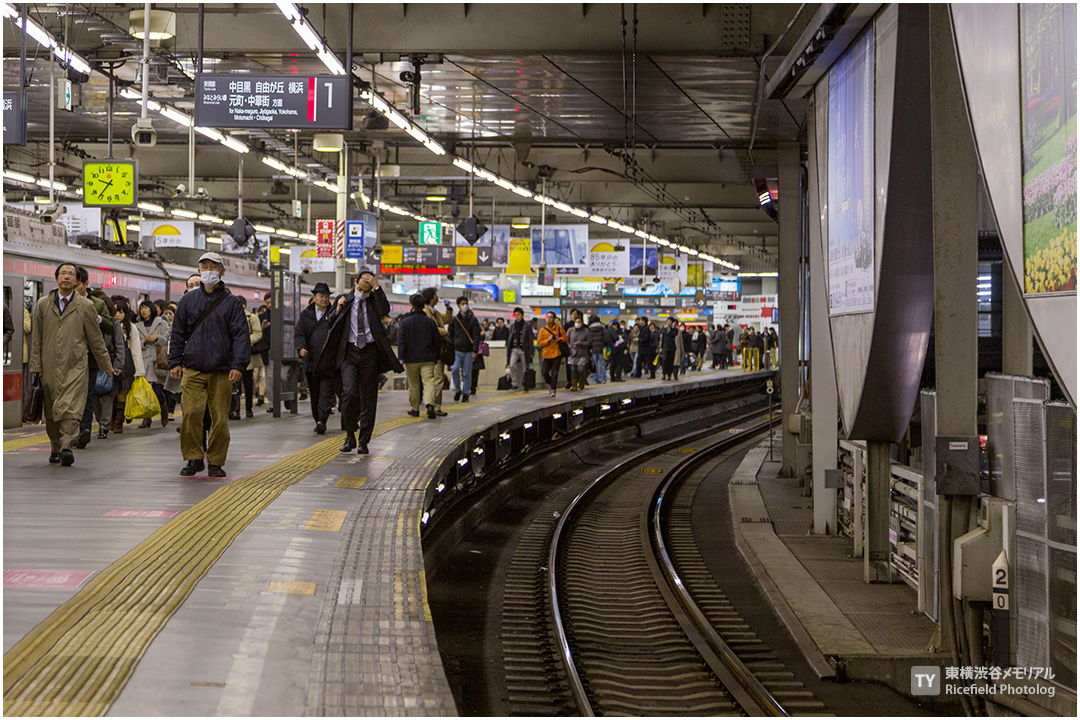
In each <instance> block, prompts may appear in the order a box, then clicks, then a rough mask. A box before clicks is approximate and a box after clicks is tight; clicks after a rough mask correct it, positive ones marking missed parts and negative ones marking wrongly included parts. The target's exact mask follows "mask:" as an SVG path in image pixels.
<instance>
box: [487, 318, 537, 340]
mask: <svg viewBox="0 0 1080 720" xmlns="http://www.w3.org/2000/svg"><path fill="white" fill-rule="evenodd" d="M522 322H525V321H524V320H522ZM513 325H514V324H513V323H510V327H513ZM526 325H528V323H526ZM510 327H507V326H506V325H503V326H502V327H499V326H498V325H496V326H495V330H494V331H493V332H492V333H491V339H492V340H509V339H510ZM529 329H530V330H532V326H531V325H530V326H529Z"/></svg>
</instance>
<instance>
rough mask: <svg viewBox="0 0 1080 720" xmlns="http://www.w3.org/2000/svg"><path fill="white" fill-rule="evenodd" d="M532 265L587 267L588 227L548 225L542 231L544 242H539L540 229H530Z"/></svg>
mask: <svg viewBox="0 0 1080 720" xmlns="http://www.w3.org/2000/svg"><path fill="white" fill-rule="evenodd" d="M530 230H531V233H532V264H533V266H534V267H536V266H539V265H541V264H544V265H547V266H548V267H560V266H562V267H573V266H577V267H587V266H588V264H589V226H588V225H548V226H547V227H545V228H544V229H543V233H544V240H543V244H541V242H540V233H541V228H538V227H534V228H531V229H530Z"/></svg>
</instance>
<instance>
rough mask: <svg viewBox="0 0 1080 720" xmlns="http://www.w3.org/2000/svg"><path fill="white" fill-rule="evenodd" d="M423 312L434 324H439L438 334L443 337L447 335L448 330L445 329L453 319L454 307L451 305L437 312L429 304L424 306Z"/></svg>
mask: <svg viewBox="0 0 1080 720" xmlns="http://www.w3.org/2000/svg"><path fill="white" fill-rule="evenodd" d="M424 314H425V315H427V316H428V317H429V318H431V319H432V320H434V321H435V324H436V325H438V326H439V334H440V335H442V336H443V337H448V336H449V334H450V331H449V330H447V329H446V326H447V324H449V322H450V321H451V320H453V319H454V309H453V308H451V307H448V308H446V312H439V311H438V310H436V309H435V308H433V307H431V306H430V305H425V306H424Z"/></svg>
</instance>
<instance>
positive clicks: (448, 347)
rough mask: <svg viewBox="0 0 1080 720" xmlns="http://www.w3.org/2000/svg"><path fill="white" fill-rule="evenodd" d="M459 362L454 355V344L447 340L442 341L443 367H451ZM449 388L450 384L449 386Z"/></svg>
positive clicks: (440, 355)
mask: <svg viewBox="0 0 1080 720" xmlns="http://www.w3.org/2000/svg"><path fill="white" fill-rule="evenodd" d="M455 360H457V355H455V354H454V343H452V342H450V341H449V340H448V339H447V338H443V339H442V344H441V345H440V346H439V362H441V363H442V364H443V365H446V366H450V365H453V364H454V361H455ZM447 387H449V383H448V384H447Z"/></svg>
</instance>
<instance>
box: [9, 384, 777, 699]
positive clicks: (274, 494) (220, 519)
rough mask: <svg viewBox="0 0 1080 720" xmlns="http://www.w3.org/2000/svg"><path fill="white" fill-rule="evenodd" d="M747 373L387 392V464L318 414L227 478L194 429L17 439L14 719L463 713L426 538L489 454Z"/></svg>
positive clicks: (382, 426) (247, 429)
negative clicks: (186, 474) (57, 450)
mask: <svg viewBox="0 0 1080 720" xmlns="http://www.w3.org/2000/svg"><path fill="white" fill-rule="evenodd" d="M767 374H768V373H761V376H762V377H764V376H766V375H767ZM747 377H749V375H747V374H743V373H740V372H730V371H728V372H723V371H718V372H705V373H694V374H691V376H690V378H689V379H685V380H682V381H680V382H677V383H662V382H659V381H631V382H626V383H617V384H605V385H601V386H596V387H590V388H589V389H588V390H586V391H585V392H583V393H564V392H560V394H559V396H558V397H557V398H550V397H548V396H547V393H546V392H542V391H540V392H533V393H528V394H519V393H513V394H511V393H481V394H480V395H478V396H476V397H475V398H474V401H473V402H471V403H468V404H460V403H450V404H449V405H448V406H447V407H446V409H447V410H448V411H449V412H450V415H449V416H448V417H446V418H441V419H439V420H434V421H432V420H427V419H419V418H411V417H408V416H407V415H405V410H406V409H407V402H406V397H405V393H403V392H383V393H381V394H380V401H379V415H378V421H379V422H378V426H377V430H376V433H375V436H374V438H373V440H372V443H371V446H370V447H371V454H370V455H367V456H359V455H356V454H341V453H339V452H338V448H339V446H340V444H341V436H331V437H328V438H320V437H319V436H315V435H313V434H312V432H311V428H312V423H311V421H310V417H309V415H307V414H305V413H304V412H303V411H304V410H306V406H305V405H302V406H301V413H300V414H298V415H289V416H284V417H283V418H281V419H278V420H274V419H272V418H270V417H269V416H267V415H266V414H265V413H259V415H260V417H257V418H255V419H251V420H241V421H234V422H232V423H231V429H232V446H231V449H230V455H229V460H228V462H227V464H226V466H225V467H226V470H227V471H228V474H229V477H227V478H225V479H224V480H215V479H211V478H208V477H196V478H181V477H179V475H178V472H179V470H180V468H181V467H182V465H183V463H182V461H181V460H180V457H179V450H178V441H177V436H176V433H175V432H174V430H173V428H172V426H170V427H168V428H161V427H160V426H158V427H155V428H153V429H150V430H139V429H132V428H134V425H128V426H127V429H126V431H125V433H124V434H123V435H122V436H120V437H116V436H112V437H110V438H108V439H106V440H97V439H94V440H93V441H92V442H91V444H90V446H89V447H88V448H87V449H86V450H83V451H80V452H78V454H77V456H76V464H75V466H74V467H72V468H60V467H58V466H51V465H48V464H47V463H46V455H47V444H43V443H44V440H45V439H44V436H43V435H40V433H39V434H36V435H35V434H29V435H27V434H23V435H21V436H13V435H11V434H6V435H5V448H4V450H5V458H4V469H5V475H6V477H5V481H6V482H5V484H4V501H5V502H4V522H5V548H4V584H5V588H4V600H5V608H4V621H5V622H4V649H5V657H4V688H5V704H4V708H5V712H6V713H7V714H13V715H14V714H53V715H56V714H80V715H102V714H106V713H107V714H111V715H120V716H128V715H144V716H145V715H174V714H183V715H341V714H346V715H452V714H455V713H456V710H455V707H454V702H453V698H452V695H451V693H450V690H449V687H448V685H447V682H446V678H445V675H444V673H443V669H442V664H441V660H440V657H439V653H438V647H437V645H436V641H435V633H434V629H433V626H432V623H431V616H430V611H429V609H428V606H427V599H426V582H425V564H424V563H425V558H424V555H423V552H422V548H421V542H420V537H421V529H422V527H423V526H424V524H425V523H427V522H431V521H432V518H433V516H435V515H438V513H439V512H441V509H442V507H443V506H444V505H445V502H443V499H444V498H448V497H450V496H452V495H453V494H454V493H455V492H456V491H458V490H460V489H462V488H464V487H466V486H467V485H468V481H469V478H470V477H471V476H472V468H470V467H468V466H469V462H470V458H477V460H476V463H477V464H481V463H482V462H483V461H482V460H480V459H479V458H480V456H481V455H482V453H477V452H476V451H477V449H478V448H481V449H483V448H487V452H489V453H490V454H493V455H500V453H503V454H505V453H514V452H519V451H520V449H521V447H522V446H523V445H522V443H527V442H528V441H529V438H528V437H526V436H525V435H523V434H522V433H527V432H529V429H528V428H526V425H528V421H529V419H530V418H540V417H541V416H544V417H546V418H549V419H550V418H551V417H552V415H553V414H554V413H557V412H559V411H564V413H565V416H566V418H567V420H566V423H567V425H566V428H565V430H566V431H568V432H572V431H573V430H574V427H575V426H574V425H572V424H571V423H574V422H580V421H579V420H575V419H574V418H577V417H581V418H582V420H583V419H584V418H587V417H591V416H592V415H594V414H598V413H601V412H609V411H610V412H613V413H615V412H618V410H619V408H620V407H623V402H624V401H626V400H629V401H630V402H629V403H626V406H629V405H631V404H633V403H636V402H648V401H649V398H656V397H664V396H668V395H676V396H685V395H686V394H687V393H694V392H695V391H705V390H707V388H708V387H710V386H715V385H717V384H721V383H731V382H735V381H737V380H740V379H744V378H747ZM602 408H608V409H607V410H603V409H602ZM612 408H614V409H612ZM577 410H581V412H580V413H577V415H575V412H576V411H577ZM333 422H336V421H335V420H334V419H333V418H332V423H333ZM511 425H513V426H514V427H515V428H517V430H514V431H511V430H510V426H511ZM551 430H552V429H551V428H550V427H548V428H547V429H546V431H547V432H551ZM541 431H542V430H541V429H540V428H538V429H537V432H541ZM531 439H532V441H533V442H534V443H535V442H537V441H539V440H540V436H539V435H537V436H535V437H532V438H531ZM463 461H464V462H463ZM440 487H441V489H439V488H440Z"/></svg>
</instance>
